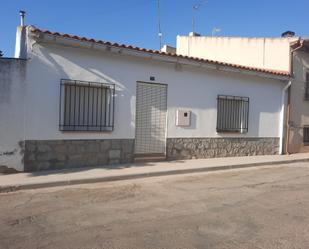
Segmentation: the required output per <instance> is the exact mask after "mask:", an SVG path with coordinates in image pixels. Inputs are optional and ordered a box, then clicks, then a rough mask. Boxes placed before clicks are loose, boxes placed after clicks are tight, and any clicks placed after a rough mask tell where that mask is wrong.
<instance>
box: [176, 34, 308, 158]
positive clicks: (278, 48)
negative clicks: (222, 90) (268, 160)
mask: <svg viewBox="0 0 309 249" xmlns="http://www.w3.org/2000/svg"><path fill="white" fill-rule="evenodd" d="M176 50H177V52H176V53H177V54H178V55H184V56H193V57H198V58H203V59H208V60H217V61H222V62H227V63H234V64H238V65H245V66H252V67H258V68H263V69H268V70H279V71H288V72H290V74H291V86H290V89H289V94H290V97H289V98H288V101H289V104H288V106H289V107H288V112H287V116H286V121H285V123H284V130H285V134H286V135H285V137H286V143H285V146H284V151H285V153H297V152H309V90H308V89H309V40H308V39H302V38H300V37H278V38H248V37H207V36H190V35H189V36H177V48H176Z"/></svg>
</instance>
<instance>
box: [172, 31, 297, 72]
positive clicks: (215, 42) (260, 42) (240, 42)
mask: <svg viewBox="0 0 309 249" xmlns="http://www.w3.org/2000/svg"><path fill="white" fill-rule="evenodd" d="M297 39H298V38H296V37H292V38H247V37H207V36H177V46H176V49H177V54H181V55H188V56H192V57H199V58H204V59H210V60H215V61H222V62H228V63H234V64H239V65H246V66H252V67H258V68H265V69H273V70H281V71H289V62H290V59H289V58H290V42H292V41H295V40H297Z"/></svg>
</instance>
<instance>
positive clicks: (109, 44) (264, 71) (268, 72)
mask: <svg viewBox="0 0 309 249" xmlns="http://www.w3.org/2000/svg"><path fill="white" fill-rule="evenodd" d="M32 27H33V26H32ZM31 31H32V32H34V33H43V34H48V35H55V36H60V37H64V38H70V39H75V40H80V41H87V42H94V43H98V44H104V45H108V46H113V47H119V48H126V49H131V50H135V51H140V52H147V53H153V54H160V55H165V56H172V57H178V58H183V59H188V60H193V61H199V62H205V63H209V64H215V65H219V66H227V67H233V68H237V69H242V70H248V71H255V72H261V73H267V74H272V75H278V76H290V73H289V72H287V71H279V70H271V69H264V68H256V67H251V66H244V65H237V64H232V63H227V62H221V61H214V60H209V59H202V58H197V57H190V56H186V55H178V54H174V53H166V52H162V51H159V50H152V49H146V48H140V47H135V46H131V45H125V44H118V43H112V42H108V41H102V40H95V39H90V38H86V37H80V36H76V35H70V34H62V33H59V32H51V31H49V30H42V29H38V28H36V27H33V29H32V30H31Z"/></svg>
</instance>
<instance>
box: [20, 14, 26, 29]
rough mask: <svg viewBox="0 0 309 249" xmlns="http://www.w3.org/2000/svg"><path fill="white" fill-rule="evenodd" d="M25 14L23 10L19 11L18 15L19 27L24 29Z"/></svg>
mask: <svg viewBox="0 0 309 249" xmlns="http://www.w3.org/2000/svg"><path fill="white" fill-rule="evenodd" d="M25 14H26V12H25V11H23V10H20V11H19V15H20V26H22V27H24V26H25Z"/></svg>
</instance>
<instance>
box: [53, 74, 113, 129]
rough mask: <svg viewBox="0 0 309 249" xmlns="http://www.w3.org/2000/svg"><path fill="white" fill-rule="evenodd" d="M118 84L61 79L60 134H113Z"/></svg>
mask: <svg viewBox="0 0 309 249" xmlns="http://www.w3.org/2000/svg"><path fill="white" fill-rule="evenodd" d="M114 95H115V85H113V84H104V83H98V82H88V81H80V80H66V79H62V80H61V82H60V112H59V113H60V114H59V115H60V117H59V129H60V130H61V131H112V130H113V128H114V107H115V101H114Z"/></svg>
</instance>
